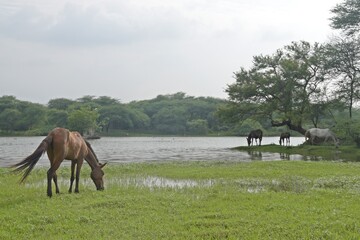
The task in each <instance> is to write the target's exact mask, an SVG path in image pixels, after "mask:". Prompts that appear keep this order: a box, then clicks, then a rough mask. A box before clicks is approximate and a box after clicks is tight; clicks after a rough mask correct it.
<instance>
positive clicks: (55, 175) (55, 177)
mask: <svg viewBox="0 0 360 240" xmlns="http://www.w3.org/2000/svg"><path fill="white" fill-rule="evenodd" d="M53 180H54V183H55V189H56V193H57V194H59V193H60V190H59V186H58V182H57V174H56V172H55V173H54V176H53Z"/></svg>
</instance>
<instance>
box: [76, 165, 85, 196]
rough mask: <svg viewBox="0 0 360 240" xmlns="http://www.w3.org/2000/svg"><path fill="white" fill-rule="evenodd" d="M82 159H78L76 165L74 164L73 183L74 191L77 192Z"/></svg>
mask: <svg viewBox="0 0 360 240" xmlns="http://www.w3.org/2000/svg"><path fill="white" fill-rule="evenodd" d="M83 161H84V160H83V159H81V160H78V163H77V166H76V183H75V193H79V181H80V170H81V167H82V164H83Z"/></svg>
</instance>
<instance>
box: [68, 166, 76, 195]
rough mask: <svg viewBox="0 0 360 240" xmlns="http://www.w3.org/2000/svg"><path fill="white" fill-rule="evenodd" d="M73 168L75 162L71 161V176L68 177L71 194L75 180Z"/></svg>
mask: <svg viewBox="0 0 360 240" xmlns="http://www.w3.org/2000/svg"><path fill="white" fill-rule="evenodd" d="M75 166H76V161H75V160H74V161H71V176H70V188H69V193H72V186H73V183H74V180H75V175H74V172H75Z"/></svg>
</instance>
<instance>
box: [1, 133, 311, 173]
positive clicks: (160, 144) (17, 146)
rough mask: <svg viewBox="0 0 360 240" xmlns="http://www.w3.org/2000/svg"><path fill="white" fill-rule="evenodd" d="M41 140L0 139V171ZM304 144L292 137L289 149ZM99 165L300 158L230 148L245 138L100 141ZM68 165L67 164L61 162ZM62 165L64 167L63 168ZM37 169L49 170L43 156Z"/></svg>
mask: <svg viewBox="0 0 360 240" xmlns="http://www.w3.org/2000/svg"><path fill="white" fill-rule="evenodd" d="M43 139H44V137H0V153H1V156H0V167H7V166H10V165H12V164H14V163H17V162H19V161H21V160H22V159H24V158H25V157H26V156H28V155H30V154H31V153H32V152H33V151H34V150H35V149H36V148H37V146H38V145H39V144H40V142H41V141H42V140H43ZM303 142H304V137H292V138H291V145H292V146H296V145H299V144H301V143H303ZM90 143H91V145H92V146H93V148H94V151H95V153H96V154H97V156H98V158H99V160H100V161H101V162H103V161H108V162H109V163H130V162H150V161H218V160H221V161H253V160H265V161H269V160H280V159H284V158H285V159H288V160H296V159H301V156H299V155H290V156H282V155H280V154H277V153H260V152H240V151H237V150H233V149H232V148H234V147H238V146H247V142H246V139H245V137H103V138H101V139H97V140H90ZM272 143H274V144H279V137H264V138H263V141H262V144H263V145H265V144H272ZM64 163H65V164H69V161H64ZM64 163H63V164H64ZM38 165H43V166H49V161H48V159H47V156H46V154H44V156H43V157H42V158H41V159H40V160H39V162H38Z"/></svg>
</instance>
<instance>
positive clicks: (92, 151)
mask: <svg viewBox="0 0 360 240" xmlns="http://www.w3.org/2000/svg"><path fill="white" fill-rule="evenodd" d="M84 141H85V143H86V146H87V147H88V149H90V152H91V153H92V154H93V155H94V157H95V160H96V161H97V162H98V163H100V162H99V159H98V157H97V156H96V154H95V152H94V149H93V148H92V147H91V144H90V143H89V142H88V141H86V140H85V139H84Z"/></svg>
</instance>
